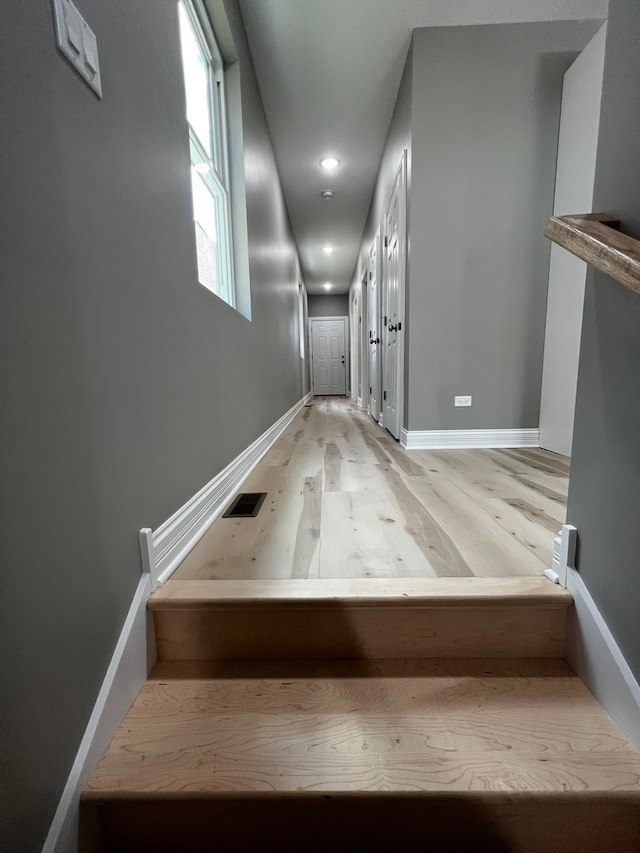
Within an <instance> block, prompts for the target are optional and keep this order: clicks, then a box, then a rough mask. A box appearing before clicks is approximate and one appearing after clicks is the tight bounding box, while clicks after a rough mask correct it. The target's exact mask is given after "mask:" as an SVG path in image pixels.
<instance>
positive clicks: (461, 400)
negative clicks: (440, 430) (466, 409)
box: [453, 395, 473, 406]
mask: <svg viewBox="0 0 640 853" xmlns="http://www.w3.org/2000/svg"><path fill="white" fill-rule="evenodd" d="M472 401H473V398H472V397H471V396H470V395H464V396H460V397H454V398H453V405H454V406H470V405H471V403H472Z"/></svg>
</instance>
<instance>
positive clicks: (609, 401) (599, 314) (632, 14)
mask: <svg viewBox="0 0 640 853" xmlns="http://www.w3.org/2000/svg"><path fill="white" fill-rule="evenodd" d="M639 41H640V5H639V4H638V3H637V0H611V4H610V9H609V23H608V30H607V44H606V53H605V70H604V82H603V91H602V111H601V116H600V139H599V144H598V156H597V161H596V182H595V190H594V210H603V211H607V212H608V213H611V214H614V215H615V216H619V217H620V219H621V220H622V226H623V231H625V232H626V233H628V234H631V235H632V236H634V237H636V238H637V239H640V190H639V185H638V175H639V174H640V147H639V146H638V127H640V101H639V100H638V80H640V53H639V51H638V42H639ZM639 330H640V295H638V294H637V293H632V292H631V291H629V290H627V289H626V288H625V287H623V286H622V285H620V284H618V283H617V282H614V281H613V280H611V279H610V278H608V277H607V276H605V275H603V274H600V273H596V272H592V273H591V274H590V275H589V276H588V279H587V288H586V295H585V306H584V319H583V329H582V344H581V351H580V369H579V374H578V392H577V400H576V414H575V426H574V437H573V458H572V465H571V483H570V489H569V505H568V510H567V519H568V521H569V522H570V523H571V524H575V525H576V527H577V528H578V539H579V550H578V555H577V567H578V569H579V571H580V575H581V576H582V579H583V580H584V582H585V583H586V585H587V586H588V588H589V591H590V592H591V595H592V596H593V598H594V599H595V601H596V604H597V605H598V607H599V609H600V611H601V613H602V614H603V616H604V618H605V620H606V621H607V624H608V626H609V628H610V630H611V632H612V634H613V635H614V637H615V638H616V640H617V642H618V644H619V645H620V647H621V649H622V652H623V654H624V655H625V657H626V659H627V662H628V663H629V665H630V667H631V669H632V670H633V672H634V675H635V677H636V678H637V679H640V634H639V631H638V600H639V595H640V593H639V590H640V559H639V555H640V525H639V524H638V519H637V510H638V506H640V445H639V437H640V397H639V396H638V394H637V393H636V391H637V388H638V366H639V365H640V334H639Z"/></svg>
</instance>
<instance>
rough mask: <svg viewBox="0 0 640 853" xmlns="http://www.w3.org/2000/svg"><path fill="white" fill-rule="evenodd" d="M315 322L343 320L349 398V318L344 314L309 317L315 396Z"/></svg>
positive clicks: (338, 395) (311, 382)
mask: <svg viewBox="0 0 640 853" xmlns="http://www.w3.org/2000/svg"><path fill="white" fill-rule="evenodd" d="M314 320H321V321H323V322H327V321H328V320H329V321H333V320H342V323H343V326H344V387H345V396H349V387H348V386H349V383H348V379H349V366H350V358H349V322H348V320H349V318H348V317H345V316H344V314H341V315H331V316H326V317H325V316H322V317H309V352H310V354H311V361H310V364H309V367H310V377H309V378H310V385H311V394H312V395H313V396H315V393H316V392H315V388H314V381H313V374H314V361H315V353H314V351H313V322H314ZM335 396H336V397H340V396H341V395H340V394H336V395H335Z"/></svg>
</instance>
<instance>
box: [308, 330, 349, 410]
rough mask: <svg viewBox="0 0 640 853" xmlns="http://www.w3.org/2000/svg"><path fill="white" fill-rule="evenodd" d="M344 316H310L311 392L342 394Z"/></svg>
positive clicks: (345, 378) (344, 367)
mask: <svg viewBox="0 0 640 853" xmlns="http://www.w3.org/2000/svg"><path fill="white" fill-rule="evenodd" d="M346 320H347V318H346V317H313V318H312V319H311V359H312V365H313V371H312V373H313V393H314V394H315V395H316V396H320V395H323V394H346V392H347V369H346V364H345V362H346V346H345V344H346Z"/></svg>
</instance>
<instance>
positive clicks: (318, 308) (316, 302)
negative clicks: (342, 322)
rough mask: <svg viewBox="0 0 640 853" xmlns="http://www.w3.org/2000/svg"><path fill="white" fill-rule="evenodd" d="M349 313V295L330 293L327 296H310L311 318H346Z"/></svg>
mask: <svg viewBox="0 0 640 853" xmlns="http://www.w3.org/2000/svg"><path fill="white" fill-rule="evenodd" d="M348 313H349V294H348V293H328V294H327V295H326V296H322V295H320V296H314V295H310V296H309V316H310V317H346V316H347V315H348Z"/></svg>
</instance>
